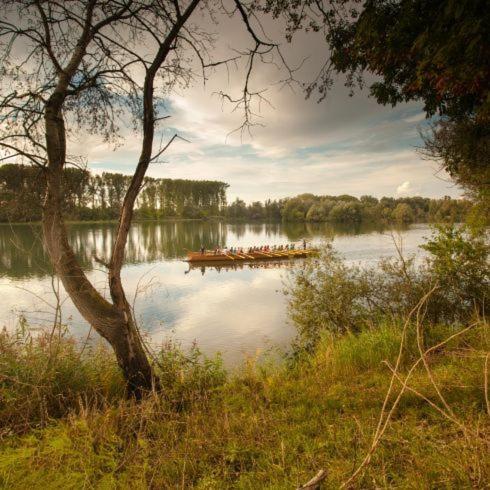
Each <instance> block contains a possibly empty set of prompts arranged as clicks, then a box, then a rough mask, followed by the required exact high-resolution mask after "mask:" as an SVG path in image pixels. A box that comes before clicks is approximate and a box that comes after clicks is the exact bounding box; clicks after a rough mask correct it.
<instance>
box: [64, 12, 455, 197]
mask: <svg viewBox="0 0 490 490" xmlns="http://www.w3.org/2000/svg"><path fill="white" fill-rule="evenodd" d="M193 22H195V23H196V25H198V26H200V27H203V26H204V27H205V28H206V29H207V30H213V32H215V33H216V43H215V48H214V49H213V52H212V55H213V57H214V58H213V59H224V58H226V57H228V56H231V55H234V54H236V51H234V50H236V49H239V50H241V51H243V50H244V49H245V48H246V47H247V46H250V38H249V37H248V35H247V32H246V30H245V26H244V25H243V24H242V23H241V22H240V21H239V19H237V18H235V19H232V20H229V19H226V20H225V21H223V19H218V23H217V24H211V23H210V22H209V19H208V18H206V16H205V15H204V14H201V13H199V12H198V13H197V14H196V15H195V16H194V18H193ZM264 29H265V31H266V32H267V35H268V36H270V37H271V38H273V39H274V41H278V42H281V46H282V47H281V49H282V52H283V54H284V56H285V58H286V59H287V60H288V63H290V65H291V66H299V65H301V69H300V70H299V71H298V72H297V73H296V77H297V78H298V79H299V80H300V81H301V82H308V81H310V80H312V79H313V78H314V77H315V74H316V73H317V72H318V70H319V69H320V67H321V65H322V63H323V61H324V59H325V56H326V49H325V45H324V42H323V41H322V39H321V36H320V35H319V34H305V33H301V34H300V35H298V36H297V37H296V38H295V39H294V40H293V42H292V43H291V44H288V43H287V42H286V41H285V40H284V39H283V32H284V31H283V25H282V24H281V22H279V21H277V20H271V19H265V20H264ZM244 70H245V63H244V62H238V63H237V65H236V66H235V65H234V64H232V65H230V66H228V68H226V67H223V66H222V67H218V68H216V69H214V70H213V71H212V72H210V73H209V74H208V79H207V81H206V84H203V82H202V80H201V79H199V77H196V79H195V80H194V81H193V82H192V83H191V84H190V86H189V87H182V88H179V89H177V90H174V91H172V92H169V93H166V94H165V95H164V113H165V114H166V115H169V116H170V118H169V119H167V120H165V121H164V124H162V125H161V126H160V127H159V131H158V138H157V144H156V146H158V143H159V142H160V141H162V142H164V143H165V142H166V141H168V140H169V139H170V138H171V137H172V135H174V134H179V135H180V136H182V137H183V138H185V139H186V140H187V141H182V140H176V141H175V142H174V143H173V144H172V146H171V147H170V148H169V150H168V151H167V152H166V153H165V155H164V157H162V160H163V162H159V163H154V164H152V165H151V167H150V168H149V170H148V173H147V175H149V176H151V177H162V178H182V179H208V180H221V181H224V182H227V183H228V184H229V185H230V187H229V189H228V200H229V201H232V200H234V199H235V198H236V197H240V198H242V199H244V200H245V201H247V202H251V201H254V200H265V199H268V198H271V199H277V198H283V197H288V196H294V195H297V194H301V193H306V192H311V193H314V194H319V195H338V194H352V195H355V196H361V195H365V194H370V195H374V196H376V197H381V196H395V197H400V196H414V195H422V196H426V197H442V196H444V195H450V196H452V197H458V196H460V195H461V190H460V189H459V188H457V187H456V186H455V185H454V184H453V183H452V182H451V181H450V180H449V177H448V176H447V175H446V174H444V173H443V172H441V171H439V169H438V164H437V163H436V162H430V161H426V160H423V159H422V158H421V156H420V154H419V153H417V151H416V148H417V147H419V146H421V144H422V142H421V140H420V137H419V129H420V128H421V127H423V126H424V125H425V124H427V123H426V121H425V117H424V113H423V112H422V106H421V104H419V103H415V102H414V103H409V104H402V105H399V106H397V107H395V108H392V107H389V106H388V107H384V106H380V105H378V104H377V103H376V101H375V100H374V99H372V98H370V97H369V96H368V92H367V90H364V91H357V92H356V93H355V94H354V96H352V97H351V96H349V93H348V90H347V89H346V88H345V87H344V84H343V80H342V79H341V78H339V79H338V80H337V82H336V83H335V84H334V86H333V87H332V89H331V90H330V92H329V93H328V95H327V97H326V99H325V100H324V101H323V102H320V103H319V102H318V100H317V99H318V97H317V96H315V95H313V96H312V97H311V98H309V99H306V97H305V92H304V90H303V87H302V86H301V85H297V86H295V87H288V86H283V84H281V83H278V82H279V81H280V80H281V79H283V78H284V77H285V72H284V70H281V69H280V67H279V68H276V67H275V66H273V65H270V64H260V63H256V65H255V70H254V72H253V75H252V78H251V86H252V89H254V90H265V92H264V94H263V95H264V97H265V98H266V99H267V102H266V103H265V102H264V103H262V104H261V106H260V107H259V106H258V105H256V106H255V107H254V110H255V112H257V113H258V117H257V118H256V122H258V123H260V125H257V126H255V127H253V128H252V130H251V135H249V134H244V135H241V134H240V132H235V133H233V130H235V129H236V128H237V127H239V126H240V124H241V122H242V121H243V113H242V112H241V111H240V110H235V111H234V110H233V106H232V105H230V104H226V103H223V101H222V99H221V98H220V97H219V96H218V95H217V94H216V92H219V91H225V92H226V93H229V94H231V95H232V96H236V95H237V94H239V93H240V90H241V87H242V85H243V79H244ZM230 133H231V134H230ZM140 141H141V140H140V137H139V135H138V134H135V133H134V132H132V130H130V129H129V128H123V129H122V138H121V140H120V141H119V144H118V146H117V148H114V147H111V146H110V145H108V144H107V143H106V142H104V141H102V140H101V139H100V138H98V137H96V136H92V135H86V134H78V135H77V137H74V138H72V140H71V141H70V145H71V146H70V148H71V149H72V151H73V152H75V153H81V154H84V156H85V157H86V158H87V160H88V164H89V168H90V169H91V170H92V171H94V172H96V173H101V172H104V171H112V172H122V173H125V174H131V173H132V171H133V169H134V168H135V165H136V162H137V159H138V154H139V145H140Z"/></svg>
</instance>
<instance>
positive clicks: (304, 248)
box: [303, 238, 306, 250]
mask: <svg viewBox="0 0 490 490" xmlns="http://www.w3.org/2000/svg"><path fill="white" fill-rule="evenodd" d="M303 250H306V240H305V239H304V238H303Z"/></svg>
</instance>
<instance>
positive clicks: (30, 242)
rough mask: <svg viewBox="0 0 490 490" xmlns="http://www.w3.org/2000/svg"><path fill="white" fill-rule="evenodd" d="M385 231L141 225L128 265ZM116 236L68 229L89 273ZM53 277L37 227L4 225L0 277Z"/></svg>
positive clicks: (108, 228)
mask: <svg viewBox="0 0 490 490" xmlns="http://www.w3.org/2000/svg"><path fill="white" fill-rule="evenodd" d="M374 231H376V232H380V231H383V228H382V227H380V226H377V225H368V224H360V225H355V226H347V225H344V226H341V225H339V226H332V225H329V224H324V223H323V224H311V223H266V224H258V223H257V224H245V223H237V224H225V223H222V222H217V221H214V222H196V221H174V222H141V223H135V224H133V226H132V227H131V230H130V233H129V236H128V243H127V246H126V264H141V263H152V262H158V261H161V260H167V259H182V258H184V257H185V256H186V253H187V252H188V251H190V250H199V248H200V247H201V246H204V247H205V248H207V249H213V248H216V247H220V248H221V247H224V246H243V247H248V246H254V245H258V246H260V245H264V244H269V245H274V244H281V243H287V242H297V241H299V240H302V239H303V238H306V239H308V240H315V239H319V238H322V239H332V238H333V237H334V236H338V237H339V236H354V235H359V234H366V233H371V232H374ZM115 232H116V226H115V224H93V223H84V224H76V225H69V226H68V237H69V241H70V243H71V245H72V247H73V249H74V251H75V254H76V256H77V258H78V260H79V261H80V263H81V265H82V267H83V268H84V269H85V270H93V269H94V268H97V267H98V266H97V264H96V263H95V262H94V258H93V257H94V254H96V255H97V257H99V258H101V259H103V260H104V261H108V260H109V258H110V253H111V247H112V244H113V242H114V238H115ZM50 274H51V265H50V262H49V258H48V256H47V254H46V252H45V250H44V247H43V244H42V236H41V227H40V226H39V225H13V226H9V225H3V226H0V276H5V277H9V278H12V279H24V278H29V277H45V276H48V275H50Z"/></svg>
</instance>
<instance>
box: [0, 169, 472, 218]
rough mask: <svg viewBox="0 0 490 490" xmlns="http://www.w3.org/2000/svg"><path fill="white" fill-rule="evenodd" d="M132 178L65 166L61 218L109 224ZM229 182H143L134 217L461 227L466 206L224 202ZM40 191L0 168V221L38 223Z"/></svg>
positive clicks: (410, 200) (24, 176)
mask: <svg viewBox="0 0 490 490" xmlns="http://www.w3.org/2000/svg"><path fill="white" fill-rule="evenodd" d="M130 182H131V178H130V176H128V175H123V174H119V173H107V172H105V173H103V174H102V175H93V174H91V173H90V172H88V171H87V170H81V169H78V168H66V169H65V170H64V172H63V189H64V191H63V192H64V194H63V195H64V197H63V200H64V201H63V202H64V203H65V210H64V211H65V218H66V219H67V220H79V221H97V220H115V219H116V218H117V217H118V215H119V212H120V209H121V206H122V203H123V199H124V195H125V194H126V192H127V190H128V187H129V185H130ZM228 187H229V186H228V184H226V183H224V182H218V181H207V180H202V181H200V180H181V179H175V180H172V179H153V178H151V177H146V178H145V184H144V186H143V189H142V190H141V192H140V194H139V197H138V199H137V202H136V209H135V219H139V220H159V219H167V218H188V219H206V218H212V217H214V218H225V219H228V220H230V221H261V222H263V221H265V222H279V221H287V222H310V223H318V222H331V223H345V224H358V223H403V224H408V223H413V222H419V223H420V222H438V223H440V222H447V221H449V222H461V221H463V220H464V219H465V217H466V215H467V214H468V212H469V209H470V207H471V203H470V201H467V200H464V199H451V198H449V197H445V198H443V199H429V198H423V197H400V198H392V197H383V198H381V199H377V198H375V197H373V196H362V197H361V198H356V197H354V196H350V195H341V196H316V195H313V194H301V195H299V196H296V197H293V198H285V199H279V200H270V199H268V200H266V201H264V202H260V201H255V202H252V203H251V204H246V203H245V202H244V201H242V200H241V199H236V200H235V201H233V202H232V203H230V204H227V199H226V189H227V188H228ZM45 190H46V186H45V182H44V181H43V176H42V174H41V173H40V171H39V170H38V169H37V168H35V167H32V166H27V165H12V164H6V165H2V166H0V203H1V206H0V222H29V221H37V220H40V219H41V213H42V206H41V203H42V199H43V195H44V193H45Z"/></svg>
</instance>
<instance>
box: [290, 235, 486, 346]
mask: <svg viewBox="0 0 490 490" xmlns="http://www.w3.org/2000/svg"><path fill="white" fill-rule="evenodd" d="M423 248H424V249H425V250H426V251H427V252H428V253H429V254H428V256H427V257H426V259H425V260H424V263H422V264H420V265H417V264H416V263H415V261H414V258H409V259H406V258H403V257H399V258H395V259H388V260H382V261H381V262H380V264H379V265H378V266H377V267H367V268H361V267H358V266H355V265H350V266H347V265H345V264H344V263H343V261H342V259H341V257H340V256H339V255H338V254H337V253H335V252H334V251H333V250H332V248H331V247H327V248H326V249H325V250H324V251H323V252H322V254H321V256H320V257H319V258H315V259H312V260H311V261H309V262H307V263H306V264H305V265H301V266H299V267H298V268H297V269H296V270H295V271H293V274H292V277H291V280H290V282H289V284H288V285H287V293H288V295H289V310H290V314H291V318H292V319H293V321H294V322H295V324H296V326H297V328H298V333H299V347H302V348H306V349H307V350H311V349H313V348H314V347H315V345H316V344H317V342H318V341H319V339H320V338H321V336H322V334H323V333H324V332H334V333H345V332H350V333H359V332H362V331H363V330H365V329H367V328H368V329H369V328H373V327H374V326H375V325H378V324H379V323H380V322H381V321H383V319H386V318H388V319H389V320H390V322H397V321H399V320H400V319H401V318H405V317H406V316H407V315H408V314H409V312H410V311H412V309H413V308H414V307H415V306H416V305H417V303H418V301H419V299H420V298H421V297H422V296H423V295H424V293H426V292H427V291H429V290H430V289H431V288H433V287H435V288H436V289H435V290H434V291H433V293H432V295H431V297H430V299H429V301H428V302H427V304H426V306H425V307H424V318H425V319H426V321H428V322H429V323H432V324H437V323H444V324H447V325H453V324H461V323H464V322H467V321H470V319H471V318H472V317H473V316H474V315H485V314H486V312H485V305H486V303H487V302H488V293H489V290H490V287H489V286H490V266H489V264H488V255H489V247H488V245H487V244H486V242H485V236H484V235H482V234H481V233H480V234H471V233H469V232H466V231H465V229H464V228H455V227H451V226H446V227H444V226H440V227H438V228H437V233H436V234H435V235H434V237H433V238H432V240H430V241H428V242H427V244H426V245H424V246H423Z"/></svg>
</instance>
